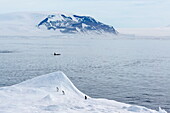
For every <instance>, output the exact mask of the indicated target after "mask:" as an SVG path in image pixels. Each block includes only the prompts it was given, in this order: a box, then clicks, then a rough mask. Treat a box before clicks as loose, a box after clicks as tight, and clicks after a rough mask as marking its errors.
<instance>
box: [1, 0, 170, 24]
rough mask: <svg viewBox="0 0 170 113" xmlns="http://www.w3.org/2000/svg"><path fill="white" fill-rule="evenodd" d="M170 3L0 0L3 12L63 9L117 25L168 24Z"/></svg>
mask: <svg viewBox="0 0 170 113" xmlns="http://www.w3.org/2000/svg"><path fill="white" fill-rule="evenodd" d="M169 6H170V1H169V0H0V13H6V12H16V11H19V12H24V11H63V12H71V13H77V14H83V15H91V16H93V17H95V18H97V19H98V20H101V21H103V22H105V23H107V24H111V25H113V26H116V27H157V26H166V25H168V24H169V20H170V14H169V11H170V7H169Z"/></svg>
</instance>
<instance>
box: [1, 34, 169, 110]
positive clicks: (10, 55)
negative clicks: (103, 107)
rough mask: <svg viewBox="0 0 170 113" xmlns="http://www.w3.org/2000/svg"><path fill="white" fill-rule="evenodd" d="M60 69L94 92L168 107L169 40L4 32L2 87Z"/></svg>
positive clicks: (143, 103) (2, 38)
mask: <svg viewBox="0 0 170 113" xmlns="http://www.w3.org/2000/svg"><path fill="white" fill-rule="evenodd" d="M53 52H58V53H60V54H61V56H53ZM58 70H60V71H63V72H64V73H65V74H66V75H67V76H68V77H69V78H70V79H71V81H72V82H73V83H74V84H75V85H76V87H77V88H78V89H80V90H81V91H83V92H84V93H86V94H87V95H89V96H91V97H95V98H107V99H113V100H117V101H120V102H124V103H130V104H137V105H142V106H146V107H148V108H152V109H156V110H157V109H158V107H159V106H160V107H162V108H164V109H166V110H167V111H168V112H170V40H158V39H133V38H131V39H125V38H124V39H119V38H113V39H107V38H106V39H101V38H100V39H95V38H94V39H90V38H87V39H86V38H69V37H62V36H60V37H44V38H42V37H0V87H3V86H8V85H12V84H16V83H20V82H22V81H24V80H27V79H30V78H33V77H36V76H39V75H42V74H47V73H50V72H54V71H58Z"/></svg>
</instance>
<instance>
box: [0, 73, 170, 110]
mask: <svg viewBox="0 0 170 113" xmlns="http://www.w3.org/2000/svg"><path fill="white" fill-rule="evenodd" d="M56 87H58V88H59V89H56ZM62 91H64V92H65V94H64V95H63V93H62ZM84 97H85V94H83V93H82V92H81V91H79V90H78V89H77V88H76V87H75V86H74V85H73V83H72V82H71V81H70V80H69V78H68V77H67V76H66V75H65V74H64V73H63V72H61V71H59V72H54V73H50V74H46V75H42V76H38V77H35V78H33V79H30V80H27V81H24V82H22V83H19V84H16V85H13V86H9V87H2V88H0V102H1V103H0V113H38V112H39V113H54V112H56V113H91V112H97V113H167V112H166V111H165V110H162V109H161V108H159V111H155V110H151V109H148V108H146V107H142V106H137V105H129V104H125V103H120V102H116V101H114V100H107V99H94V98H90V97H88V98H87V100H85V98H84Z"/></svg>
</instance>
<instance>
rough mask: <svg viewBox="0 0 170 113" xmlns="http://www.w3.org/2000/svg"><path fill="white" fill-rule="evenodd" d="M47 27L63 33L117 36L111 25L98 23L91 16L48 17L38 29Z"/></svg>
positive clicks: (61, 15) (58, 15)
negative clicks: (91, 33)
mask: <svg viewBox="0 0 170 113" xmlns="http://www.w3.org/2000/svg"><path fill="white" fill-rule="evenodd" d="M43 25H44V26H46V28H47V29H48V30H51V29H52V30H59V31H60V32H62V33H77V32H83V33H86V32H89V31H90V32H96V33H112V34H117V32H116V30H115V29H114V28H113V27H112V26H109V25H106V24H103V23H101V22H99V21H96V20H95V19H94V18H92V17H90V16H79V15H65V14H55V15H48V17H46V18H45V19H44V20H43V21H41V22H40V23H39V24H38V27H41V26H43Z"/></svg>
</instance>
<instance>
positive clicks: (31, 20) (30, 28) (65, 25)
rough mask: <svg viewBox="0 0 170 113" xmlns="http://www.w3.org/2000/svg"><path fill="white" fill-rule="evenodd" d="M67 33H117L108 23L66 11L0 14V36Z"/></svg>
mask: <svg viewBox="0 0 170 113" xmlns="http://www.w3.org/2000/svg"><path fill="white" fill-rule="evenodd" d="M64 33H69V34H73V33H74V34H105V33H106V34H114V35H116V34H118V32H117V31H116V30H115V29H114V28H113V27H112V26H109V25H106V24H103V23H101V22H99V21H97V20H95V19H94V18H92V17H90V16H79V15H74V14H66V13H52V12H43V13H42V12H35V13H25V12H23V13H8V14H0V35H1V36H9V35H10V36H13V35H21V36H23V35H24V36H27V35H29V36H30V35H31V36H35V35H38V36H39V35H43V36H46V35H47V36H48V35H60V34H64Z"/></svg>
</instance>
